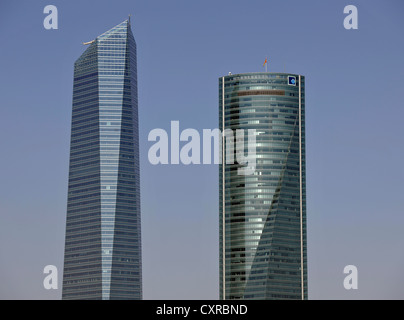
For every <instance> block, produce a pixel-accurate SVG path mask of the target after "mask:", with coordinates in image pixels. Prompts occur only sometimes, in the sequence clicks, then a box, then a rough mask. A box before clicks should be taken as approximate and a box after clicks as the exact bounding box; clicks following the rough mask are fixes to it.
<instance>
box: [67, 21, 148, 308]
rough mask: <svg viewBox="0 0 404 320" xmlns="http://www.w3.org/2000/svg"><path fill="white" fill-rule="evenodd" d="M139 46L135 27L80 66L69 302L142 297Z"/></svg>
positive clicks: (117, 31) (119, 31)
mask: <svg viewBox="0 0 404 320" xmlns="http://www.w3.org/2000/svg"><path fill="white" fill-rule="evenodd" d="M137 103H138V101H137V62H136V43H135V39H134V37H133V34H132V31H131V28H130V22H129V21H128V20H126V21H124V22H122V23H121V24H119V25H117V26H116V27H114V28H112V29H111V30H109V31H107V32H106V33H104V34H102V35H100V36H98V37H97V38H96V39H95V40H94V41H92V42H91V43H90V44H89V46H88V48H87V49H86V50H85V52H84V53H83V54H82V55H81V56H80V57H79V59H77V61H76V62H75V65H74V84H73V110H72V129H71V145H70V166H69V186H68V203H67V218H66V239H65V255H64V274H63V291H62V299H103V300H106V299H141V298H142V268H141V234H140V232H141V230H140V186H139V137H138V105H137Z"/></svg>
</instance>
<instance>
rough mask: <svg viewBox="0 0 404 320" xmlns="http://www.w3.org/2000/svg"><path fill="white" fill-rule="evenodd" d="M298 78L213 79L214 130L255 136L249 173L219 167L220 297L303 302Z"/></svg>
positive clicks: (302, 186)
mask: <svg viewBox="0 0 404 320" xmlns="http://www.w3.org/2000/svg"><path fill="white" fill-rule="evenodd" d="M304 119H305V97H304V76H300V75H295V74H286V73H267V72H265V73H245V74H235V75H232V74H229V75H228V76H225V77H221V78H219V122H220V124H219V127H220V130H221V132H223V131H224V130H225V129H232V130H233V131H234V130H237V129H244V130H245V132H247V129H254V130H255V137H256V166H255V170H254V172H253V173H252V174H250V175H240V174H239V171H238V170H237V169H238V168H240V167H242V166H243V165H242V164H238V163H237V162H236V163H235V164H226V153H225V152H224V150H225V149H224V148H225V147H226V145H225V142H226V141H225V138H223V141H222V148H223V150H222V152H223V153H222V154H223V161H222V163H223V164H221V165H220V168H219V176H220V177H219V183H220V186H219V193H220V194H219V199H220V205H219V210H220V219H219V220H220V222H219V224H220V228H219V230H220V255H219V256H220V298H221V299H307V246H306V187H305V186H306V170H305V120H304Z"/></svg>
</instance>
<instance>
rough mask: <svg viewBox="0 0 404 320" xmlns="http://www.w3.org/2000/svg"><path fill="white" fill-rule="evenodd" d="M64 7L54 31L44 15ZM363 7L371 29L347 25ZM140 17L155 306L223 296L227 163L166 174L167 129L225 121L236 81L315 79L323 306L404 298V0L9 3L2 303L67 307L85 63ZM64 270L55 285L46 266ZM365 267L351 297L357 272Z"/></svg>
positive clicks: (5, 14)
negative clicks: (66, 257)
mask: <svg viewBox="0 0 404 320" xmlns="http://www.w3.org/2000/svg"><path fill="white" fill-rule="evenodd" d="M48 4H53V5H56V6H57V8H58V13H59V29H58V30H45V29H44V27H43V19H44V18H45V16H46V15H45V14H43V9H44V7H45V6H46V5H48ZM349 4H353V5H356V6H357V8H358V11H359V29H358V30H345V29H344V27H343V20H344V17H345V15H344V13H343V9H344V7H345V6H346V5H349ZM128 14H132V28H133V33H134V36H135V39H136V42H137V48H138V81H139V116H140V153H141V164H140V165H141V200H142V202H141V203H142V204H141V205H142V241H143V293H144V299H217V298H218V297H219V292H218V291H219V290H218V279H219V271H218V270H219V259H218V254H219V249H218V240H219V237H218V222H219V213H218V167H217V166H215V165H191V166H185V165H165V166H162V165H160V166H153V165H151V164H150V163H149V162H148V159H147V152H148V149H149V148H150V146H151V145H152V144H153V143H152V142H149V141H147V136H148V133H149V132H150V131H151V130H152V129H154V128H164V129H166V130H167V131H169V128H170V121H172V120H179V121H180V130H183V129H186V128H195V129H197V130H200V132H201V130H202V129H204V128H207V129H208V128H209V129H213V128H217V127H218V78H219V77H220V76H223V75H226V74H227V73H228V72H230V71H231V72H232V73H233V74H234V73H243V72H256V71H263V70H264V69H263V67H262V64H263V62H264V59H265V56H268V58H269V64H268V71H274V72H290V73H298V74H302V75H305V77H306V140H307V151H306V154H307V218H308V226H307V229H308V264H309V298H310V299H385V298H389V299H404V289H403V288H404V274H403V270H404V250H403V248H404V232H403V229H404V200H403V199H404V196H403V194H404V188H403V179H404V166H403V165H402V163H403V158H404V148H403V146H404V125H403V119H404V102H403V101H404V100H403V98H402V93H403V89H402V82H403V79H404V59H403V57H404V40H403V39H404V37H403V31H404V19H403V18H404V2H403V1H402V0H384V1H381V0H380V1H369V0H366V1H364V0H361V1H358V0H346V1H314V0H305V1H301V0H293V1H292V0H285V1H275V0H273V1H269V0H264V1H255V0H250V1H237V0H231V1H227V0H215V1H210V0H209V1H208V0H204V1H189V0H188V1H175V0H172V1H163V0H162V1H150V0H147V1H146V0H144V1H135V0H131V1H129V0H127V1H124V0H115V1H106V0H97V1H95V0H93V1H84V0H81V1H61V0H53V1H40V0H36V1H11V0H1V2H0V38H1V46H0V121H1V125H0V152H1V153H0V299H60V297H61V280H62V271H63V250H64V233H65V218H66V202H67V178H68V159H69V142H70V122H71V103H72V84H73V64H74V61H75V60H76V59H77V58H78V57H79V56H80V54H81V53H82V52H83V51H84V50H85V47H84V46H83V45H82V44H81V43H82V42H85V41H90V40H93V39H94V38H95V37H96V36H97V35H99V34H102V33H103V32H105V31H107V30H109V29H110V28H112V27H114V26H115V25H117V24H119V23H120V22H121V21H123V20H125V19H126V18H127V16H128ZM48 264H52V265H55V266H57V267H58V269H59V289H57V290H45V289H44V287H43V285H42V282H43V279H44V275H43V268H44V267H45V265H48ZM349 264H353V265H355V266H357V268H358V271H359V278H358V279H359V283H358V284H359V288H358V290H349V291H348V290H345V289H344V287H343V280H344V276H345V275H344V274H343V268H344V266H346V265H349Z"/></svg>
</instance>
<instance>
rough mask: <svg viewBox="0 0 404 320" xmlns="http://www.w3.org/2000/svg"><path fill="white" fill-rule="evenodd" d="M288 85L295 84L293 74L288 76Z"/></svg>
mask: <svg viewBox="0 0 404 320" xmlns="http://www.w3.org/2000/svg"><path fill="white" fill-rule="evenodd" d="M288 85H290V86H295V85H296V77H295V76H288Z"/></svg>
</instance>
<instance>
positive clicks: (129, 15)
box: [128, 14, 131, 24]
mask: <svg viewBox="0 0 404 320" xmlns="http://www.w3.org/2000/svg"><path fill="white" fill-rule="evenodd" d="M130 16H131V15H130V14H129V18H128V21H129V24H130Z"/></svg>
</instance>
